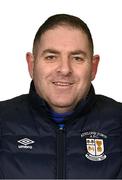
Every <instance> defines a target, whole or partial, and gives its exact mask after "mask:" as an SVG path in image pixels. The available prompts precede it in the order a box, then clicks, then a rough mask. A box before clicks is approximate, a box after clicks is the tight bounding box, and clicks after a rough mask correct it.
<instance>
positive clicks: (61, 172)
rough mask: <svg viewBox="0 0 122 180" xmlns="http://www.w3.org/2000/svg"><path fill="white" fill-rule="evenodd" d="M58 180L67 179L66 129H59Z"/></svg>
mask: <svg viewBox="0 0 122 180" xmlns="http://www.w3.org/2000/svg"><path fill="white" fill-rule="evenodd" d="M57 179H65V129H64V127H58V129H57Z"/></svg>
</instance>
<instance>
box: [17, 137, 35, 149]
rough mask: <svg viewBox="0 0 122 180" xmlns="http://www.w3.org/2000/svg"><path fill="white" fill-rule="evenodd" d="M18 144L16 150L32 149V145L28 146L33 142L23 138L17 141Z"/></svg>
mask: <svg viewBox="0 0 122 180" xmlns="http://www.w3.org/2000/svg"><path fill="white" fill-rule="evenodd" d="M17 142H18V143H19V144H21V145H18V148H20V149H21V148H23V149H32V145H31V146H30V144H33V143H34V141H33V140H31V139H28V138H23V139H20V140H18V141H17Z"/></svg>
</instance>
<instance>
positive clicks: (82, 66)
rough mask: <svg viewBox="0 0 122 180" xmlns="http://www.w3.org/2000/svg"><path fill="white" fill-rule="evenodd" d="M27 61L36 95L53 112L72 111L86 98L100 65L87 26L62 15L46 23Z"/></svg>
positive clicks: (72, 17)
mask: <svg viewBox="0 0 122 180" xmlns="http://www.w3.org/2000/svg"><path fill="white" fill-rule="evenodd" d="M26 57H27V62H28V68H29V72H30V75H31V77H32V79H33V81H34V85H35V88H36V92H37V93H38V95H39V96H40V97H42V98H43V99H44V100H45V101H46V102H47V103H48V104H49V105H50V107H51V108H52V109H53V110H54V111H56V112H67V111H72V110H73V108H74V107H75V106H76V104H77V103H78V102H79V101H80V100H81V99H85V98H86V96H87V94H88V91H89V89H90V85H91V81H92V80H93V79H94V78H95V75H96V71H97V66H98V61H99V56H98V55H96V56H95V55H93V41H92V36H91V33H90V31H89V29H88V27H87V25H86V24H85V23H84V22H83V21H82V20H80V19H79V18H77V17H74V16H71V15H65V14H59V15H55V16H52V17H50V18H49V19H47V21H45V23H44V24H43V25H42V26H41V27H40V28H39V30H38V31H37V34H36V36H35V39H34V43H33V53H32V54H31V53H27V56H26Z"/></svg>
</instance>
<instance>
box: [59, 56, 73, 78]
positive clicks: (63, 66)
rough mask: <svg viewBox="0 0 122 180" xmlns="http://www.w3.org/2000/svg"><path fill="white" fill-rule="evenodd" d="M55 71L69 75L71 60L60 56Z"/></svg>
mask: <svg viewBox="0 0 122 180" xmlns="http://www.w3.org/2000/svg"><path fill="white" fill-rule="evenodd" d="M57 72H59V73H61V74H62V75H65V76H67V75H69V74H71V73H72V67H71V62H70V59H69V58H66V57H65V58H61V60H60V63H59V66H58V68H57Z"/></svg>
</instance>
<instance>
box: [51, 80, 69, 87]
mask: <svg viewBox="0 0 122 180" xmlns="http://www.w3.org/2000/svg"><path fill="white" fill-rule="evenodd" d="M53 84H54V85H55V86H62V87H66V86H71V85H73V83H71V82H60V81H58V82H53Z"/></svg>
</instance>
